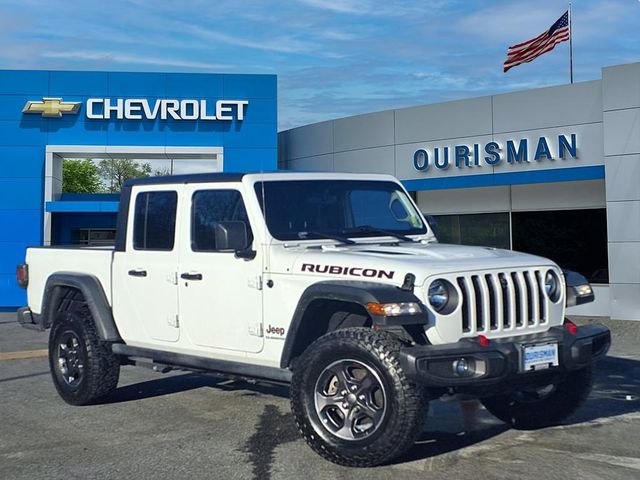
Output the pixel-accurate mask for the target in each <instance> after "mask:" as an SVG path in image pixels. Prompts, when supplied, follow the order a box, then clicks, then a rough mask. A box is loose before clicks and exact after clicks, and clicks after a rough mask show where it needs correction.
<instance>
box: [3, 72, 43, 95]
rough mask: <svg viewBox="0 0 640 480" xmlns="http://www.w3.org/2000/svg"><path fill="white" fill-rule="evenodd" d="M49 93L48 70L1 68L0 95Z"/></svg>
mask: <svg viewBox="0 0 640 480" xmlns="http://www.w3.org/2000/svg"><path fill="white" fill-rule="evenodd" d="M21 94H25V95H45V96H47V95H49V72H48V71H45V70H36V71H34V70H3V71H1V72H0V95H21Z"/></svg>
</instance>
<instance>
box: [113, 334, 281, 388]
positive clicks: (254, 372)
mask: <svg viewBox="0 0 640 480" xmlns="http://www.w3.org/2000/svg"><path fill="white" fill-rule="evenodd" d="M111 350H112V351H113V353H115V354H116V355H124V356H126V357H144V358H148V359H150V360H152V361H154V362H158V363H162V364H163V365H167V366H172V367H177V368H185V369H194V370H206V371H208V372H212V373H219V374H221V375H223V376H229V377H239V378H248V379H252V380H264V381H267V382H273V383H287V384H288V383H291V371H290V370H286V369H284V368H275V367H263V366H260V365H251V364H247V363H239V362H230V361H228V360H215V359H213V358H206V357H197V356H195V355H184V354H182V353H174V352H164V351H160V350H152V349H149V348H140V347H131V346H129V345H125V344H123V343H114V344H112V345H111Z"/></svg>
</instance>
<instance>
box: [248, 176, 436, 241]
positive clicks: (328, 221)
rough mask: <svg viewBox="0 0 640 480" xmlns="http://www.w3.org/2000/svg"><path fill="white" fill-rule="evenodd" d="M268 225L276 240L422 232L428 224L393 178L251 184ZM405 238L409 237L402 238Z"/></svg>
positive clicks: (417, 233)
mask: <svg viewBox="0 0 640 480" xmlns="http://www.w3.org/2000/svg"><path fill="white" fill-rule="evenodd" d="M255 190H256V194H257V196H258V201H259V202H260V206H261V207H262V211H263V214H265V218H266V222H267V228H268V229H269V232H271V235H272V236H273V237H275V238H277V239H278V240H306V239H319V238H331V237H334V238H335V237H351V238H357V237H381V236H388V235H395V236H397V235H398V234H399V235H400V236H402V235H420V234H425V233H427V229H426V227H425V225H424V224H423V222H422V219H421V218H420V214H419V213H418V212H417V211H416V209H415V208H414V207H413V204H412V203H411V201H410V199H409V198H408V197H407V194H406V193H405V192H404V191H403V190H401V189H400V188H399V186H398V185H397V184H396V183H393V182H381V181H362V180H285V181H271V182H264V203H265V204H266V213H265V207H264V205H263V198H262V183H261V182H259V183H256V185H255ZM406 240H409V239H406Z"/></svg>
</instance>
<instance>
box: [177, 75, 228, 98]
mask: <svg viewBox="0 0 640 480" xmlns="http://www.w3.org/2000/svg"><path fill="white" fill-rule="evenodd" d="M222 77H223V75H210V74H204V73H196V74H191V73H167V98H209V97H214V98H223V92H222Z"/></svg>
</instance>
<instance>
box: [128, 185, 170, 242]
mask: <svg viewBox="0 0 640 480" xmlns="http://www.w3.org/2000/svg"><path fill="white" fill-rule="evenodd" d="M177 205H178V193H177V192H174V191H167V192H141V193H139V194H138V196H137V197H136V205H135V211H134V218H133V248H135V249H136V250H173V244H174V241H175V231H176V207H177Z"/></svg>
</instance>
